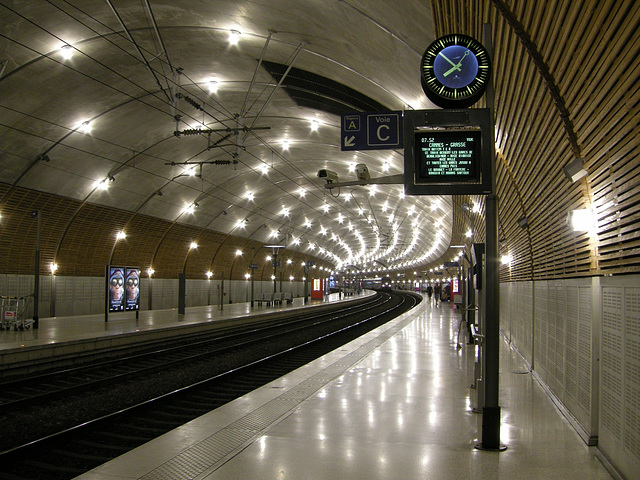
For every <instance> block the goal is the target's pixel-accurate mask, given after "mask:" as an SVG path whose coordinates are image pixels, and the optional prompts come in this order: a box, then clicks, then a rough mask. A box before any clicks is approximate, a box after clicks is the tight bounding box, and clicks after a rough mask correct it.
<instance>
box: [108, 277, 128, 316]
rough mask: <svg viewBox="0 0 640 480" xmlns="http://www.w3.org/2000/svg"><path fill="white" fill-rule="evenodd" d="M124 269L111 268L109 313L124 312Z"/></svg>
mask: <svg viewBox="0 0 640 480" xmlns="http://www.w3.org/2000/svg"><path fill="white" fill-rule="evenodd" d="M124 279H125V269H124V267H109V279H108V285H109V289H108V291H109V311H110V312H121V311H122V310H124Z"/></svg>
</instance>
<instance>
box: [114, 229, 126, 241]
mask: <svg viewBox="0 0 640 480" xmlns="http://www.w3.org/2000/svg"><path fill="white" fill-rule="evenodd" d="M125 238H127V234H126V233H124V232H123V231H119V232H118V234H117V235H116V240H124V239H125Z"/></svg>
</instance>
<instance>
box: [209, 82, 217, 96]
mask: <svg viewBox="0 0 640 480" xmlns="http://www.w3.org/2000/svg"><path fill="white" fill-rule="evenodd" d="M217 91H218V82H216V81H215V80H211V81H210V82H209V93H216V92H217Z"/></svg>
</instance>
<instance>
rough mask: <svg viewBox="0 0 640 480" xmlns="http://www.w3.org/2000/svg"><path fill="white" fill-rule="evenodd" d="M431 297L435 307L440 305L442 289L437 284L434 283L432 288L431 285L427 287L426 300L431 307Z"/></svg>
mask: <svg viewBox="0 0 640 480" xmlns="http://www.w3.org/2000/svg"><path fill="white" fill-rule="evenodd" d="M431 296H433V298H434V300H435V302H436V307H437V306H438V305H440V301H441V300H442V287H441V286H440V284H439V283H436V284H435V285H434V286H433V287H432V286H431V284H429V285H427V298H428V299H429V305H431Z"/></svg>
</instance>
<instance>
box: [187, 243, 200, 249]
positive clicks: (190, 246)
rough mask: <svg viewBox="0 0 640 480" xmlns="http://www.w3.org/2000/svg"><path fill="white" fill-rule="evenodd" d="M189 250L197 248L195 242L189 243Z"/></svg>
mask: <svg viewBox="0 0 640 480" xmlns="http://www.w3.org/2000/svg"><path fill="white" fill-rule="evenodd" d="M189 248H198V244H197V243H196V242H191V245H189Z"/></svg>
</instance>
